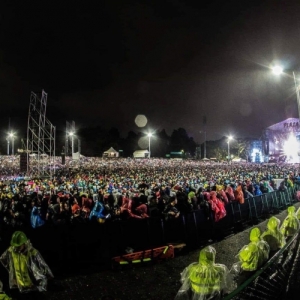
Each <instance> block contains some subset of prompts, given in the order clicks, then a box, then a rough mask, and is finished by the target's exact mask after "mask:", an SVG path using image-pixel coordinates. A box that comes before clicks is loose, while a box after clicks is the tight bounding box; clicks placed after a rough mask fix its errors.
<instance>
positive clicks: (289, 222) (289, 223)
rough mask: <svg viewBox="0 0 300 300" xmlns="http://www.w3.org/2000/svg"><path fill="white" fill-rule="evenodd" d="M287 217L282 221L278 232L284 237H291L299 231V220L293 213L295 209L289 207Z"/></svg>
mask: <svg viewBox="0 0 300 300" xmlns="http://www.w3.org/2000/svg"><path fill="white" fill-rule="evenodd" d="M287 212H288V215H287V217H286V218H285V219H284V220H283V222H282V225H281V227H280V231H281V232H282V233H283V235H284V237H289V236H293V235H294V234H295V233H296V232H297V231H298V230H299V220H298V217H297V215H296V213H295V207H294V206H289V207H288V209H287Z"/></svg>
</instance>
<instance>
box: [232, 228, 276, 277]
mask: <svg viewBox="0 0 300 300" xmlns="http://www.w3.org/2000/svg"><path fill="white" fill-rule="evenodd" d="M269 253H270V247H269V244H268V243H267V242H266V241H264V240H262V239H261V232H260V229H259V228H258V227H255V228H252V229H251V231H250V243H249V244H248V245H245V246H244V247H243V248H242V249H241V250H240V251H239V253H238V255H237V258H238V262H237V263H235V264H233V266H232V268H231V273H232V274H233V273H234V274H235V275H238V274H239V273H240V272H241V271H249V272H251V271H256V270H257V269H258V268H259V267H261V266H262V265H263V264H264V263H265V262H266V261H267V260H268V259H269Z"/></svg>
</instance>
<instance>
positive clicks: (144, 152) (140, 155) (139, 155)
mask: <svg viewBox="0 0 300 300" xmlns="http://www.w3.org/2000/svg"><path fill="white" fill-rule="evenodd" d="M133 157H134V158H145V157H149V151H148V150H136V151H134V152H133Z"/></svg>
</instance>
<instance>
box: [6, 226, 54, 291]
mask: <svg viewBox="0 0 300 300" xmlns="http://www.w3.org/2000/svg"><path fill="white" fill-rule="evenodd" d="M0 261H1V263H2V264H3V266H4V267H5V268H6V269H7V270H8V272H9V287H10V289H14V288H18V289H19V291H20V292H21V293H26V292H31V291H36V290H38V291H40V292H42V291H47V282H48V279H49V278H53V274H52V272H51V270H50V268H49V266H48V265H47V264H46V262H45V261H44V259H43V257H42V256H41V254H40V253H39V251H38V250H36V249H35V248H34V247H33V246H32V245H31V243H30V241H29V240H28V238H27V236H26V235H25V233H24V232H22V231H15V232H14V233H13V235H12V238H11V241H10V247H9V248H8V249H7V250H6V251H5V252H4V253H3V254H2V255H1V257H0Z"/></svg>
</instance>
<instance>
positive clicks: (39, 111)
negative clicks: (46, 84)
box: [27, 90, 55, 177]
mask: <svg viewBox="0 0 300 300" xmlns="http://www.w3.org/2000/svg"><path fill="white" fill-rule="evenodd" d="M46 106H47V93H45V91H44V90H42V94H41V97H40V98H39V97H38V96H37V95H36V94H35V93H33V92H31V95H30V103H29V113H28V127H27V173H30V174H31V175H34V176H38V177H40V176H47V177H48V176H50V177H51V176H52V174H53V172H54V168H55V163H54V159H55V126H53V125H52V124H51V122H50V121H49V120H48V119H47V118H46Z"/></svg>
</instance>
